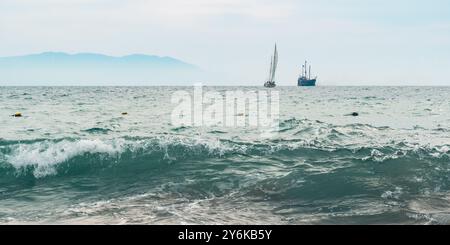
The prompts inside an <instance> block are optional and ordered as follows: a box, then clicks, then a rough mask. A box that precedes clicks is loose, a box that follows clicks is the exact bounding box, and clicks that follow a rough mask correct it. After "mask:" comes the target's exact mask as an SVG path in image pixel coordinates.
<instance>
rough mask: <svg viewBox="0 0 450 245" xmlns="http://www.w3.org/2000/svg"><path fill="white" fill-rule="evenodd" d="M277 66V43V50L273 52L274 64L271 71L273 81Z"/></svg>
mask: <svg viewBox="0 0 450 245" xmlns="http://www.w3.org/2000/svg"><path fill="white" fill-rule="evenodd" d="M277 66H278V50H277V45H276V44H275V51H274V54H273V65H272V72H271V77H270V78H271V79H270V80H271V81H272V82H273V81H275V72H276V70H277Z"/></svg>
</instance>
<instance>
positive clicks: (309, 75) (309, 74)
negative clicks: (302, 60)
mask: <svg viewBox="0 0 450 245" xmlns="http://www.w3.org/2000/svg"><path fill="white" fill-rule="evenodd" d="M309 80H311V65H310V66H309Z"/></svg>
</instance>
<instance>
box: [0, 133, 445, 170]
mask: <svg viewBox="0 0 450 245" xmlns="http://www.w3.org/2000/svg"><path fill="white" fill-rule="evenodd" d="M326 140H327V139H326ZM449 153H450V148H449V146H448V145H444V146H434V147H431V146H429V145H423V146H420V145H416V144H407V143H404V142H400V143H394V144H392V145H385V146H376V145H375V146H370V145H369V146H359V145H330V144H329V142H328V141H325V142H324V141H321V140H320V139H308V140H305V139H277V140H267V141H264V142H259V143H253V142H246V141H236V140H225V139H219V138H209V139H200V138H198V139H194V138H190V137H183V136H160V137H152V138H116V139H59V140H32V141H24V142H19V141H1V142H0V175H1V174H11V173H13V174H14V175H16V176H21V175H32V176H33V177H34V178H43V177H47V176H53V175H57V174H59V173H60V172H65V173H67V172H71V168H77V165H83V166H85V167H86V168H88V169H90V168H93V169H96V168H102V167H104V166H105V165H106V166H107V167H111V166H113V165H116V164H129V163H130V162H133V161H134V160H136V159H138V160H140V161H142V162H145V163H146V164H148V165H151V164H152V163H174V162H179V161H183V160H207V159H213V158H216V159H220V158H235V157H236V156H241V159H240V161H242V162H245V159H246V157H268V156H271V155H273V156H277V157H282V158H285V159H288V160H293V159H299V158H307V159H322V158H327V157H334V158H336V157H339V158H341V159H344V160H345V159H347V160H349V161H351V160H359V161H362V162H367V161H372V162H378V163H382V162H386V161H390V160H395V159H399V158H405V157H408V158H411V159H417V160H423V159H442V160H448V159H449ZM128 167H130V168H132V167H133V166H128Z"/></svg>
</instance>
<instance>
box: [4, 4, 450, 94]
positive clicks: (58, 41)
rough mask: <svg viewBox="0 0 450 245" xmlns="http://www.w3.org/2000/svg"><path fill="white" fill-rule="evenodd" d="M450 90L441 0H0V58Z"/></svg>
mask: <svg viewBox="0 0 450 245" xmlns="http://www.w3.org/2000/svg"><path fill="white" fill-rule="evenodd" d="M275 43H277V45H278V49H279V66H278V67H279V69H278V72H277V77H276V80H277V82H278V84H280V85H295V84H296V80H297V77H298V75H299V73H300V72H301V71H300V69H301V64H302V63H303V62H304V61H305V60H308V61H309V62H310V63H311V64H312V71H313V73H314V74H315V75H317V76H318V78H319V84H322V85H449V86H450V1H448V0H428V1H423V0H420V1H419V0H333V1H330V0H271V1H269V0H127V1H123V0H65V1H60V0H0V56H15V55H26V54H32V53H41V52H46V51H59V52H68V53H80V52H81V53H85V52H93V53H101V54H107V55H113V56H121V55H127V54H135V53H139V54H149V55H160V56H171V57H174V58H177V59H180V60H183V61H185V62H188V63H191V64H195V65H197V66H199V67H201V69H202V70H204V71H205V73H208V74H209V75H208V78H207V79H206V81H202V82H204V83H205V84H214V85H216V84H217V85H218V84H225V85H259V84H262V83H263V82H264V80H266V78H267V77H268V73H269V65H270V55H271V53H272V52H273V47H274V44H275Z"/></svg>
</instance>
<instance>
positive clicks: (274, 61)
mask: <svg viewBox="0 0 450 245" xmlns="http://www.w3.org/2000/svg"><path fill="white" fill-rule="evenodd" d="M277 65H278V51H277V45H276V44H275V51H274V53H273V56H272V57H271V59H270V71H269V79H267V82H266V83H264V87H266V88H274V87H276V86H277V85H276V84H275V72H276V70H277Z"/></svg>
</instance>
